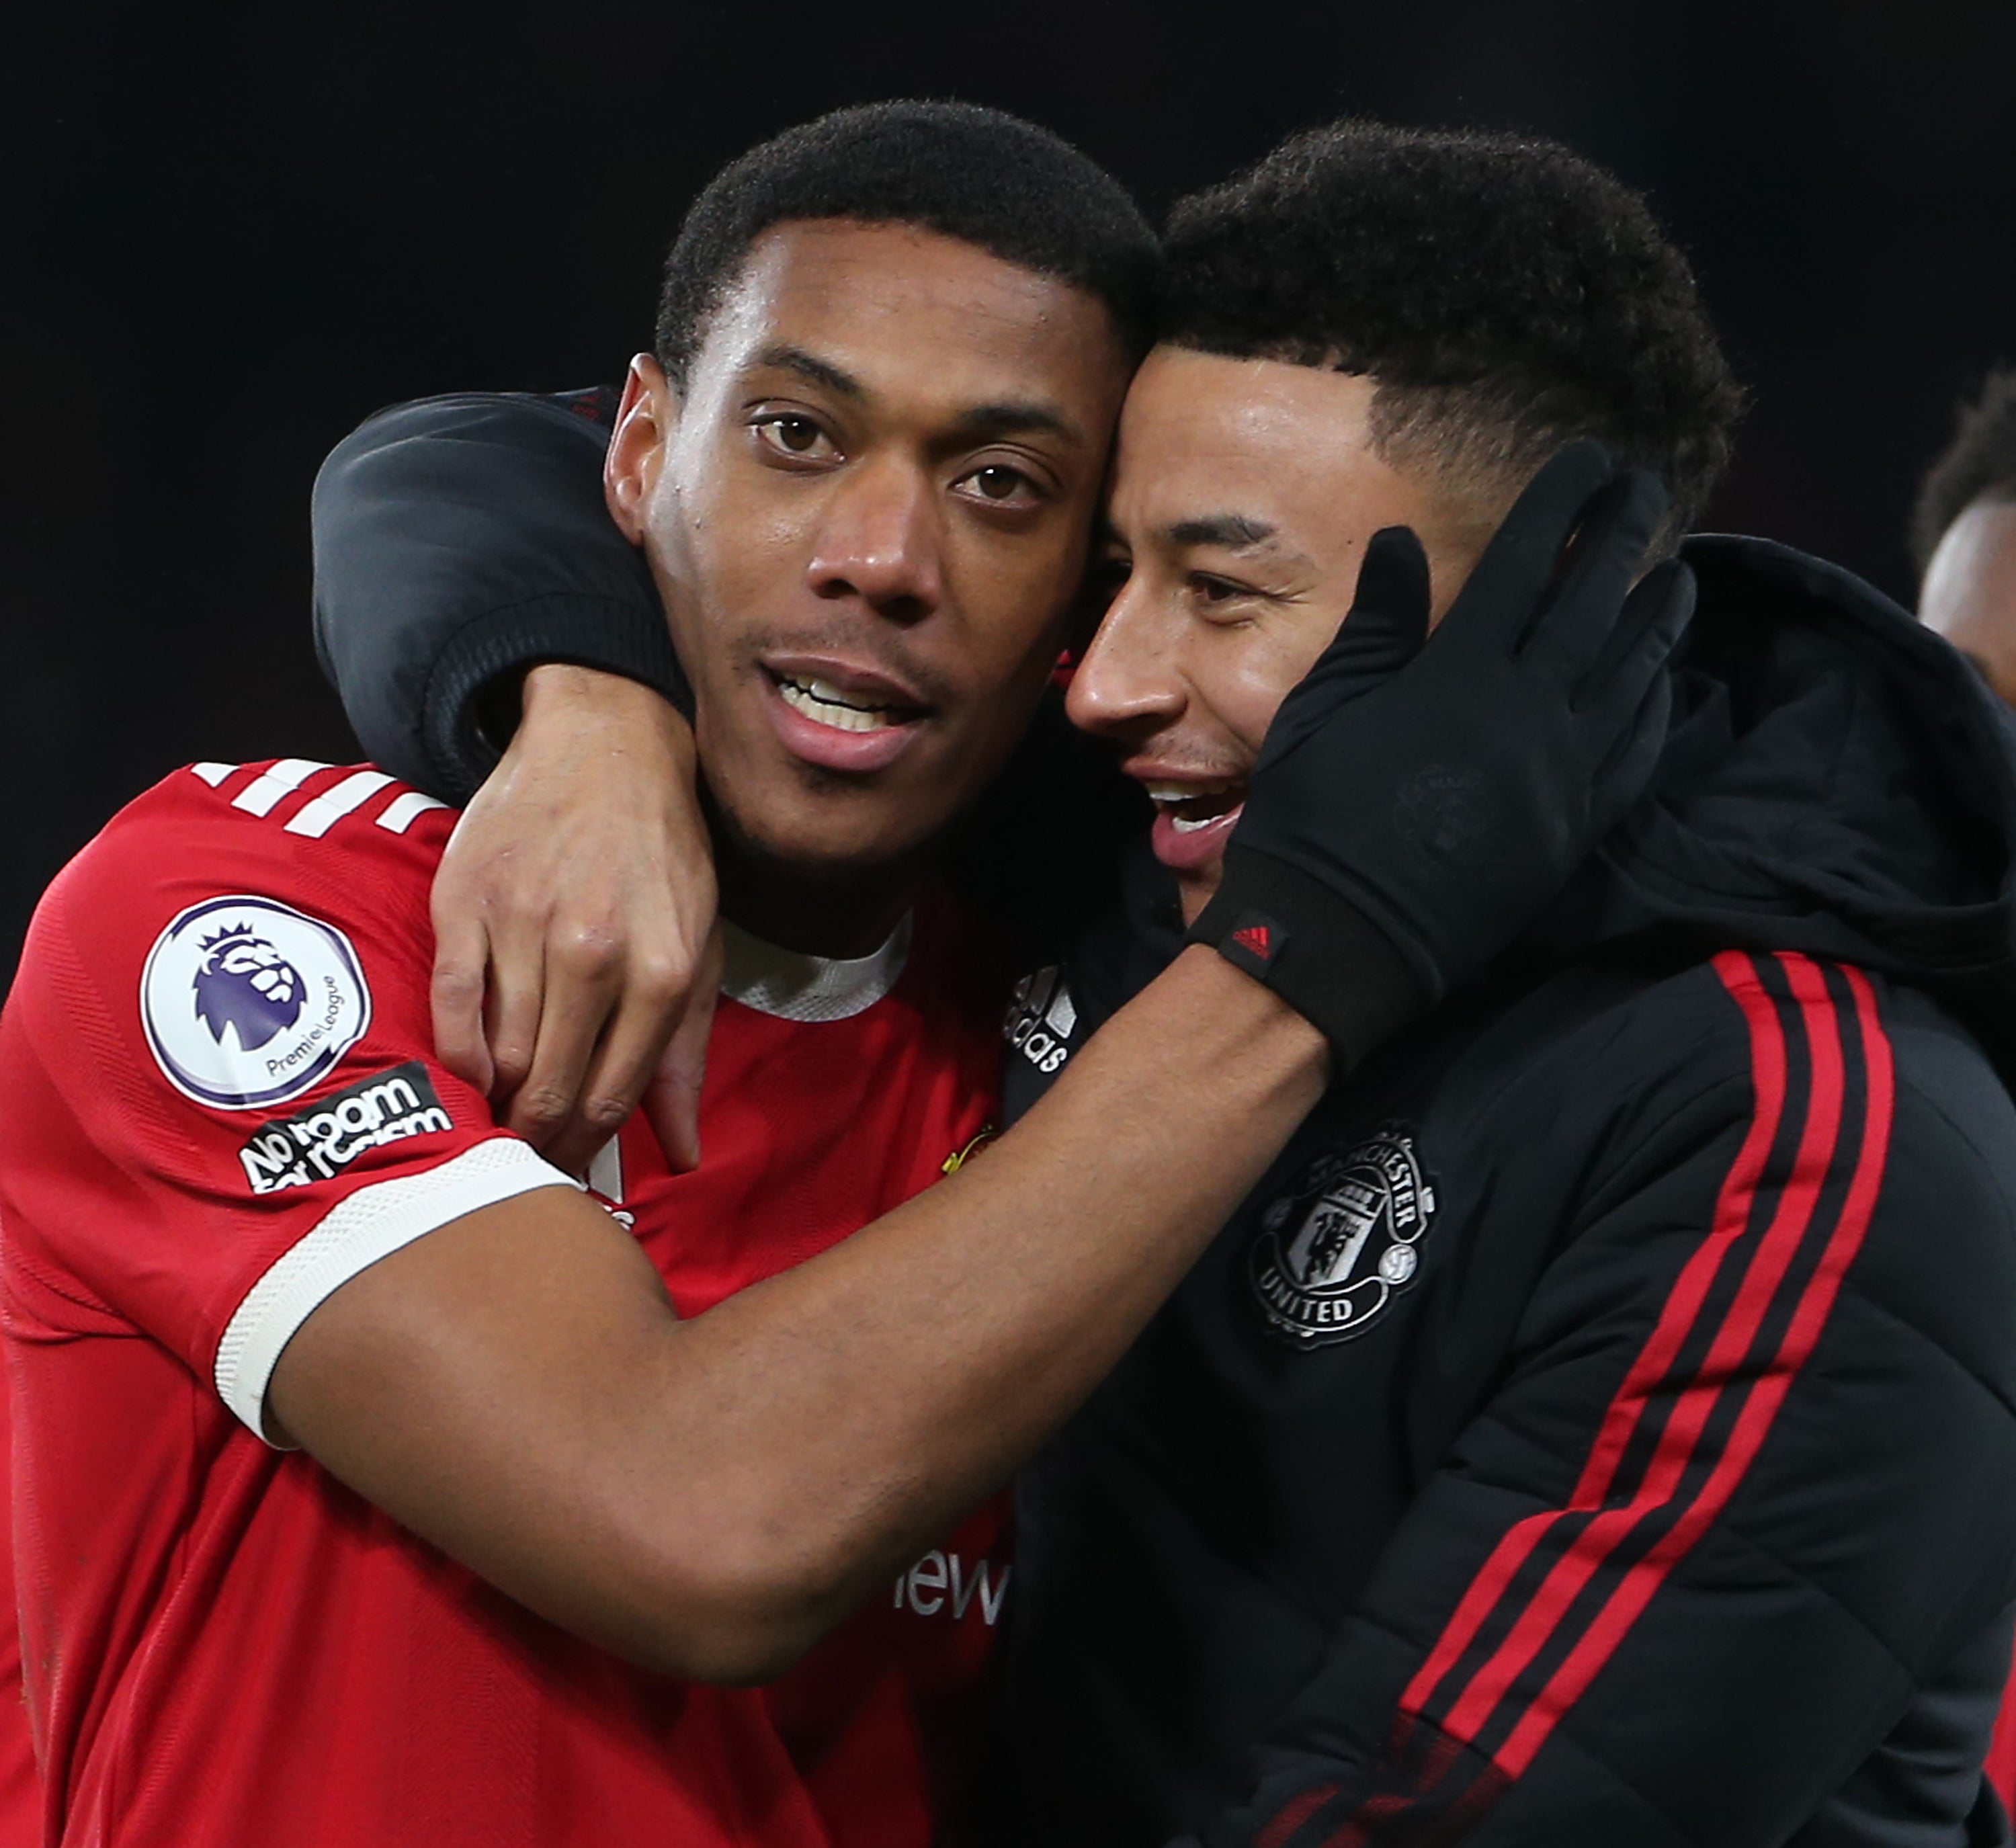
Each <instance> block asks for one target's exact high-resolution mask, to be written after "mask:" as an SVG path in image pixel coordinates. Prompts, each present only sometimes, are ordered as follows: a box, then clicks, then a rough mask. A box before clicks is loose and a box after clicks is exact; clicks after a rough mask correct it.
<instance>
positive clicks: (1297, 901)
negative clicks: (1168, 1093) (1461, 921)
mask: <svg viewBox="0 0 2016 1848" xmlns="http://www.w3.org/2000/svg"><path fill="white" fill-rule="evenodd" d="M1188 942H1189V943H1190V945H1191V946H1193V947H1197V948H1202V947H1205V946H1208V947H1209V948H1210V949H1213V950H1215V952H1216V953H1217V954H1218V955H1219V956H1221V957H1222V958H1223V960H1225V962H1226V964H1227V965H1228V966H1229V967H1231V968H1233V969H1236V970H1238V971H1241V972H1243V974H1244V975H1245V976H1246V977H1247V978H1249V980H1250V981H1251V982H1252V983H1253V984H1255V985H1259V986H1262V987H1264V988H1265V989H1266V990H1267V991H1268V992H1270V993H1272V994H1273V995H1275V996H1276V997H1278V998H1279V999H1280V1000H1282V1001H1283V1003H1284V1004H1285V1005H1287V1006H1290V1007H1293V1008H1294V1009H1295V1010H1297V1011H1298V1012H1299V1013H1301V1014H1302V1015H1303V1016H1305V1018H1307V1019H1308V1020H1309V1021H1311V1022H1312V1023H1313V1025H1314V1026H1315V1027H1316V1029H1318V1030H1319V1031H1320V1032H1322V1034H1323V1036H1324V1037H1325V1038H1326V1039H1328V1041H1329V1043H1330V1050H1331V1054H1332V1056H1333V1057H1334V1060H1335V1061H1336V1068H1337V1071H1338V1072H1340V1073H1342V1072H1348V1071H1351V1070H1352V1068H1355V1066H1357V1065H1358V1064H1361V1063H1362V1062H1363V1060H1364V1059H1365V1058H1366V1055H1367V1054H1370V1052H1371V1051H1372V1050H1373V1049H1374V1048H1375V1047H1376V1046H1378V1045H1379V1044H1380V1043H1381V1042H1382V1041H1383V1040H1385V1039H1388V1038H1390V1037H1391V1036H1392V1035H1393V1034H1394V1033H1395V1032H1397V1031H1398V1030H1399V1028H1402V1027H1403V1026H1405V1025H1406V1024H1407V1023H1408V1022H1409V1021H1412V1020H1413V1019H1415V1018H1417V1017H1418V1016H1419V1015H1420V1014H1424V1013H1426V1012H1427V1010H1428V1009H1429V1007H1431V1006H1432V1005H1433V1004H1434V1003H1435V1000H1436V999H1437V994H1436V991H1435V987H1434V986H1433V985H1432V982H1431V981H1428V980H1424V977H1423V974H1422V973H1421V972H1420V971H1418V970H1417V969H1415V968H1413V967H1412V966H1411V965H1410V964H1409V961H1408V960H1407V959H1406V957H1404V956H1402V954H1401V953H1400V950H1399V947H1398V946H1396V945H1395V942H1393V940H1392V938H1391V937H1390V936H1389V935H1388V933H1387V932H1386V931H1384V930H1382V929H1381V928H1379V926H1378V925H1377V924H1376V923H1375V922H1374V921H1373V920H1372V919H1371V918H1370V917H1367V916H1366V913H1364V912H1363V911H1362V910H1359V908H1358V906H1355V905H1354V904H1353V903H1352V902H1351V901H1350V900H1349V899H1346V898H1345V896H1344V895H1343V894H1342V893H1341V892H1337V891H1336V890H1334V888H1331V887H1330V886H1329V885H1327V884H1324V883H1323V882H1322V881H1319V880H1316V879H1313V878H1312V877H1310V876H1309V874H1307V873H1305V872H1304V871H1303V870H1301V869H1300V868H1299V867H1297V866H1291V865H1290V864H1289V863H1287V862H1286V861H1283V860H1280V859H1276V858H1275V857H1274V856H1273V855H1272V854H1271V853H1267V852H1262V851H1261V850H1259V849H1258V848H1247V847H1242V846H1240V845H1239V844H1238V843H1237V841H1235V842H1233V844H1232V845H1231V846H1230V847H1229V848H1227V850H1226V870H1225V876H1224V877H1223V879H1222V881H1221V883H1220V884H1219V889H1218V892H1217V893H1216V894H1215V895H1214V896H1213V898H1212V899H1211V902H1209V903H1208V905H1207V906H1205V907H1204V910H1203V911H1202V912H1201V913H1200V914H1199V916H1198V917H1197V921H1196V922H1195V923H1194V924H1192V925H1191V927H1190V933H1189V937H1188Z"/></svg>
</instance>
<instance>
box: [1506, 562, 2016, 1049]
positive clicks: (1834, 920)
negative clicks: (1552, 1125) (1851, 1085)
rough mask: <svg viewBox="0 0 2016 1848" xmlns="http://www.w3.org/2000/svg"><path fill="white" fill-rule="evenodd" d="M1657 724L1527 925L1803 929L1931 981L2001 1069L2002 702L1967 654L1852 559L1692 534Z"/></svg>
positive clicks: (1698, 934) (2006, 824) (2006, 892)
mask: <svg viewBox="0 0 2016 1848" xmlns="http://www.w3.org/2000/svg"><path fill="white" fill-rule="evenodd" d="M1686 557H1687V560H1688V562H1689V563H1690V564H1691V565H1692V567H1693V568H1694V573H1695V575H1696V577H1697V579H1698V580H1699V582H1700V586H1701V596H1700V601H1699V604H1698V607H1697V611H1696V614H1695V616H1694V623H1693V625H1692V627H1691V628H1690V631H1689V632H1688V635H1687V639H1686V640H1685V641H1684V642H1683V644H1682V647H1681V649H1680V651H1679V654H1677V655H1676V657H1675V661H1674V668H1673V695H1674V705H1673V715H1672V727H1671V730H1670V732H1669V737H1668V740H1667V744H1666V747H1665V751H1664V752H1663V753H1662V755H1661V758H1660V759H1659V762H1658V766H1657V768H1656V769H1655V770H1654V774H1653V777H1652V780H1651V784H1650V785H1649V787H1648V788H1647V792H1646V794H1645V795H1644V796H1643V798H1642V799H1641V800H1640V802H1639V803H1638V804H1637V805H1636V807H1635V808H1633V809H1632V810H1631V812H1629V814H1628V815H1627V816H1625V820H1624V821H1623V822H1622V823H1621V824H1620V825H1619V827H1618V829H1617V830H1615V833H1614V834H1612V835H1611V836H1610V838H1608V839H1607V841H1606V842H1605V844H1604V848H1603V850H1602V851H1601V852H1600V854H1599V855H1598V856H1597V857H1596V859H1595V860H1594V861H1593V863H1592V864H1591V865H1590V866H1589V868H1588V869H1587V870H1586V872H1585V873H1584V874H1582V876H1581V877H1579V879H1578V880H1577V881H1576V882H1575V884H1574V885H1573V886H1572V887H1571V888H1570V890H1569V892H1568V893H1567V894H1566V895H1564V899H1563V900H1562V902H1561V904H1560V905H1559V906H1557V907H1556V909H1555V910H1553V912H1552V913H1550V917H1549V918H1548V920H1546V924H1545V925H1544V926H1543V938H1545V940H1546V942H1547V945H1548V946H1549V948H1550V949H1553V950H1554V951H1555V952H1556V953H1567V954H1569V955H1586V954H1588V953H1590V952H1592V951H1594V950H1597V949H1603V948H1606V947H1614V948H1617V949H1622V948H1624V947H1625V946H1626V945H1627V943H1631V944H1639V945H1649V944H1651V943H1654V942H1666V943H1669V944H1676V946H1679V947H1682V948H1683V949H1686V950H1687V951H1688V952H1689V953H1701V952H1704V951H1711V952H1712V950H1713V949H1726V948H1744V949H1762V950H1777V949H1785V950H1802V951H1805V952H1806V953H1809V954H1812V955H1815V956H1826V957H1833V958H1838V959H1841V960H1845V961H1849V962H1854V963H1858V964H1863V965H1865V966H1867V967H1871V968H1874V969H1879V970H1881V971H1885V973H1887V974H1892V975H1894V976H1896V977H1898V978H1902V979H1904V980H1906V981H1910V982H1913V983H1915V984H1917V985H1920V986H1922V987H1924V988H1926V989H1929V990H1931V991H1932V992H1935V994H1936V995H1938V996H1939V998H1940V999H1941V1000H1942V1001H1943V1002H1944V1003H1946V1005H1947V1007H1949V1009H1950V1010H1952V1011H1953V1013H1955V1014H1957V1016H1958V1017H1959V1018H1960V1019H1961V1020H1962V1021H1964V1024H1965V1025H1967V1027H1968V1028H1970V1029H1971V1031H1972V1032H1974V1033H1975V1035H1976V1036H1977V1037H1978V1038H1979V1039H1981V1040H1982V1043H1983V1044H1984V1045H1985V1046H1986V1048H1987V1049H1988V1050H1989V1053H1990V1054H1991V1056H1993V1057H1994V1058H1995V1060H1996V1063H1997V1064H1998V1065H1999V1066H2000V1068H2001V1069H2002V1070H2003V1072H2004V1074H2005V1075H2009V1074H2011V1073H2012V1072H2016V892H2012V881H2016V722H2012V721H2011V717H2010V715H2009V714H2008V713H2007V711H2005V710H2004V708H2003V706H2002V705H2001V704H2000V701H1998V700H1996V697H1994V695H1993V693H1990V692H1989V690H1988V687H1987V686H1986V684H1985V682H1984V681H1983V680H1982V677H1981V676H1980V675H1979V674H1978V672H1976V671H1975V668H1973V666H1972V665H1971V664H1970V663H1969V662H1968V661H1967V659H1966V658H1965V657H1964V656H1963V655H1961V654H1959V653H1958V652H1957V650H1954V649H1953V647H1950V646H1949V644H1948V643H1946V642H1945V641H1943V640H1942V639H1940V638H1939V636H1935V635H1933V634H1932V633H1931V632H1930V631H1928V630H1927V629H1924V627H1922V626H1921V625H1920V624H1919V623H1918V622H1917V621H1915V620H1914V619H1913V618H1912V617H1911V616H1910V614H1908V613H1907V612H1906V611H1904V610H1903V609H1902V608H1900V607H1899V606H1898V605H1897V604H1895V603H1892V601H1891V600H1889V599H1888V597H1885V596H1883V595H1882V594H1881V593H1880V592H1878V591H1877V590H1875V589H1872V588H1871V587H1870V585H1867V584H1865V583H1863V582H1862V581H1861V580H1860V579H1859V578H1856V576H1854V575H1852V573H1850V572H1848V571H1842V570H1841V569H1839V568H1838V567H1836V566H1833V565H1830V564H1825V563H1823V561H1821V560H1819V559H1816V558H1812V557H1808V556H1806V555H1805V554H1804V553H1798V552H1795V551H1794V550H1792V549H1791V548H1790V547H1788V546H1780V545H1777V544H1774V543H1773V542H1770V541H1769V540H1765V539H1737V538H1723V537H1703V538H1699V539H1694V540H1691V541H1690V542H1688V545H1687V550H1686Z"/></svg>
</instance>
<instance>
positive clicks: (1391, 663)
mask: <svg viewBox="0 0 2016 1848" xmlns="http://www.w3.org/2000/svg"><path fill="white" fill-rule="evenodd" d="M1433 601H1434V598H1433V596H1432V593H1431V587H1430V584H1429V581H1428V555H1427V551H1426V550H1425V549H1424V547H1423V546H1422V544H1421V542H1420V539H1419V538H1418V537H1417V535H1416V534H1415V533H1414V531H1413V528H1410V527H1406V526H1388V527H1384V528H1381V530H1380V531H1377V532H1375V533H1374V534H1373V535H1372V539H1371V542H1370V544H1368V545H1367V546H1366V548H1365V559H1364V562H1363V564H1360V565H1359V567H1358V594H1357V596H1355V598H1354V599H1353V600H1352V605H1351V614H1349V615H1348V616H1347V617H1346V618H1345V620H1344V621H1343V623H1342V624H1341V625H1340V626H1339V628H1338V629H1337V636H1336V638H1335V639H1334V640H1333V641H1332V642H1331V643H1330V646H1329V647H1328V648H1327V649H1325V650H1323V658H1322V659H1321V660H1319V661H1318V662H1317V663H1316V668H1315V670H1314V671H1315V672H1316V673H1321V672H1323V670H1324V668H1326V666H1327V665H1329V664H1330V663H1331V662H1333V661H1334V662H1336V663H1337V665H1339V666H1341V667H1348V668H1349V670H1350V672H1351V673H1352V677H1353V678H1354V679H1357V678H1359V677H1363V678H1365V679H1370V680H1373V681H1378V680H1383V679H1385V678H1386V676H1387V675H1388V674H1395V673H1398V672H1399V671H1400V669H1401V668H1404V667H1405V666H1406V665H1407V663H1408V662H1409V661H1412V660H1413V658H1414V657H1415V656H1416V655H1417V654H1420V651H1421V646H1422V644H1423V643H1424V642H1426V641H1427V639H1428V611H1429V609H1430V607H1431V604H1432V603H1433Z"/></svg>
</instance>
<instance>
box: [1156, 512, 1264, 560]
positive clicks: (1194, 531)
mask: <svg viewBox="0 0 2016 1848" xmlns="http://www.w3.org/2000/svg"><path fill="white" fill-rule="evenodd" d="M1273 536H1274V528H1273V527H1272V526H1271V525H1269V524H1268V523H1267V521H1265V520H1255V519H1253V518H1252V517H1250V516H1249V515H1247V514H1245V513H1207V514H1203V515H1201V516H1200V517H1197V518H1196V519H1193V520H1179V521H1175V522H1174V524H1172V525H1171V526H1170V527H1169V528H1168V537H1169V542H1170V543H1171V544H1172V545H1175V546H1223V547H1225V548H1226V550H1227V551H1230V552H1250V551H1251V550H1253V549H1255V547H1256V546H1264V545H1265V544H1266V542H1268V541H1269V539H1272V538H1273Z"/></svg>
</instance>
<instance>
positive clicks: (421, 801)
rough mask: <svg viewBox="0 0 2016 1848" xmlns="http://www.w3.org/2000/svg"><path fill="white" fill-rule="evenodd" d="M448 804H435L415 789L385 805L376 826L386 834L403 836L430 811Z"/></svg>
mask: <svg viewBox="0 0 2016 1848" xmlns="http://www.w3.org/2000/svg"><path fill="white" fill-rule="evenodd" d="M447 806H448V804H447V803H445V802H436V801H435V800H434V798H433V797H432V796H423V795H422V794H420V792H419V791H418V790H417V789H409V790H408V791H406V793H405V794H404V795H402V796H401V797H399V798H398V799H397V800H396V801H394V802H387V804H386V805H385V812H384V813H383V815H381V816H379V817H378V825H379V827H381V828H383V829H384V830H385V831H386V832H387V834H404V833H405V831H406V830H407V829H409V827H412V825H413V823H415V822H416V821H417V820H419V818H420V816H423V815H424V814H426V813H427V811H428V810H429V809H445V808H446V807H447Z"/></svg>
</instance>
